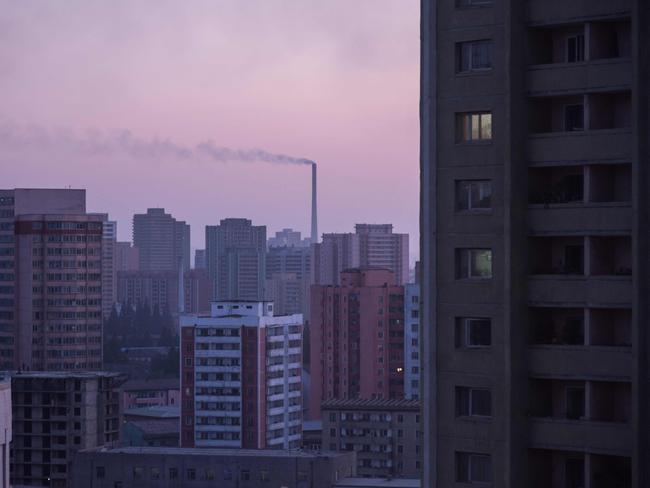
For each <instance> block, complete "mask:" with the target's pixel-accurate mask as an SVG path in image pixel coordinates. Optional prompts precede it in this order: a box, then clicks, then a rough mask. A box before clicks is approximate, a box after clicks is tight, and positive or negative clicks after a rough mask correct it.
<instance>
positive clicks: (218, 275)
mask: <svg viewBox="0 0 650 488" xmlns="http://www.w3.org/2000/svg"><path fill="white" fill-rule="evenodd" d="M205 251H206V263H207V267H208V276H209V277H210V279H211V280H212V281H213V282H214V298H215V299H216V300H255V301H259V300H261V299H262V298H263V297H264V280H265V277H266V276H265V273H266V264H265V263H266V227H265V226H263V225H252V222H251V221H250V220H248V219H223V220H221V222H220V223H219V225H208V226H206V227H205Z"/></svg>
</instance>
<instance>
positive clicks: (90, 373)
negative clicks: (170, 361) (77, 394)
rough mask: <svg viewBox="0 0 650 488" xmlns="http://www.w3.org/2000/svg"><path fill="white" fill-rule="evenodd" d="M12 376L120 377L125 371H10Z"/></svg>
mask: <svg viewBox="0 0 650 488" xmlns="http://www.w3.org/2000/svg"><path fill="white" fill-rule="evenodd" d="M10 375H11V377H12V378H44V379H48V378H54V379H66V378H79V379H90V378H99V377H101V378H119V377H122V376H124V373H117V372H114V371H14V372H12V373H10Z"/></svg>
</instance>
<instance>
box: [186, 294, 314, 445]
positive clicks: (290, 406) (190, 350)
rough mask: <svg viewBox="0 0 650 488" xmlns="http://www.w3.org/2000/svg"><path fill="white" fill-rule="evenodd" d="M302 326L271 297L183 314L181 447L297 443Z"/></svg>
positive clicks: (299, 318)
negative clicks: (276, 312) (275, 309)
mask: <svg viewBox="0 0 650 488" xmlns="http://www.w3.org/2000/svg"><path fill="white" fill-rule="evenodd" d="M302 330H303V319H302V315H284V316H276V315H274V312H273V304H272V303H270V302H251V301H220V302H213V303H212V310H211V312H210V314H208V315H205V316H202V315H183V316H181V447H220V448H244V449H296V448H298V447H300V444H301V440H302V437H301V436H302V378H301V372H302Z"/></svg>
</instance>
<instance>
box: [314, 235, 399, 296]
mask: <svg viewBox="0 0 650 488" xmlns="http://www.w3.org/2000/svg"><path fill="white" fill-rule="evenodd" d="M312 254H313V257H312V261H313V265H312V283H314V284H317V285H338V284H339V283H340V281H339V280H340V277H341V271H344V270H346V269H350V268H359V267H362V268H385V269H389V270H391V271H392V272H393V273H395V278H396V280H397V284H398V285H403V284H405V283H407V282H408V280H409V239H408V234H395V233H393V226H392V224H357V225H356V226H355V233H354V234H352V233H340V234H323V242H321V243H318V244H314V245H313V246H312Z"/></svg>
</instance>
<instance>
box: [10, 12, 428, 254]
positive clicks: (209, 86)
mask: <svg viewBox="0 0 650 488" xmlns="http://www.w3.org/2000/svg"><path fill="white" fill-rule="evenodd" d="M418 10H419V5H418V3H417V2H415V1H408V2H400V3H399V5H397V4H395V3H394V2H388V1H382V2H379V3H378V2H370V1H362V2H355V4H354V5H349V4H347V3H346V4H345V6H343V5H342V2H339V1H336V2H329V3H328V4H327V5H317V4H313V5H312V2H308V3H305V4H302V3H301V4H296V3H294V2H287V1H278V2H271V3H269V2H260V1H255V2H247V3H246V5H243V4H233V3H232V2H198V3H193V4H192V5H181V4H174V3H163V4H158V3H156V4H154V3H149V2H145V3H142V4H139V6H133V7H130V8H128V9H127V8H121V7H120V6H119V5H118V6H114V5H109V4H107V3H94V4H93V5H88V4H85V3H82V2H71V3H69V4H67V6H65V7H62V8H54V7H53V6H52V5H47V4H44V5H39V6H36V5H31V6H28V5H6V8H4V9H3V12H2V14H0V24H2V25H3V26H4V27H5V29H4V30H5V34H4V36H5V37H4V41H3V47H2V48H0V59H2V60H3V62H4V64H5V67H4V69H3V72H2V74H1V75H0V86H1V87H2V89H3V91H4V93H5V94H6V97H5V99H6V102H5V103H4V104H3V108H2V109H1V110H0V140H1V141H2V145H3V148H4V149H3V151H2V152H1V153H0V166H2V167H5V168H11V171H10V172H9V174H8V175H7V177H6V180H5V186H7V187H62V188H67V187H69V186H71V187H73V188H86V189H87V196H88V208H89V210H90V211H100V212H109V214H110V217H111V218H112V219H115V220H117V221H118V222H119V225H118V238H119V239H120V240H130V239H131V218H132V215H133V214H134V213H140V212H144V211H146V208H149V207H165V209H166V210H167V211H168V212H170V213H172V214H173V215H174V216H175V217H177V218H179V219H182V220H186V221H188V223H190V224H191V226H192V247H193V248H201V247H203V244H202V243H203V239H204V226H205V225H211V224H216V223H217V222H218V221H219V220H220V219H222V218H225V217H246V218H250V219H252V220H253V222H254V223H256V224H258V225H266V226H267V227H268V230H269V235H272V234H273V233H274V232H275V231H277V230H280V229H282V228H284V227H293V228H295V229H297V230H300V231H302V232H303V235H305V236H307V235H308V234H309V217H310V195H309V192H310V174H309V171H308V169H307V168H301V167H297V166H293V165H272V164H268V163H256V162H228V163H222V162H215V161H213V160H210V159H209V158H205V157H200V156H196V157H195V156H192V157H189V158H188V157H186V156H185V155H184V153H183V149H185V148H189V149H192V148H196V147H197V146H198V145H200V144H202V143H204V142H206V141H211V143H212V144H214V145H215V146H219V147H228V148H231V149H233V150H251V149H258V148H259V149H263V150H266V151H269V152H271V153H278V154H287V155H290V156H293V157H296V158H308V159H312V160H315V161H317V163H318V165H319V230H320V231H321V232H351V231H352V229H353V226H354V224H355V223H358V222H369V223H387V222H390V223H393V224H394V225H395V227H396V229H397V230H399V231H400V232H407V233H409V234H410V236H411V243H412V249H413V251H414V252H415V251H416V248H417V246H415V243H416V242H417V236H418V218H417V215H418V213H417V192H413V191H411V190H410V189H411V188H414V187H416V186H417V178H418V166H417V165H418V141H419V136H418V117H417V104H418V63H419V46H418V41H419V40H418V35H417V32H418V29H417V25H418V13H419V12H418ZM243 25H244V26H246V27H245V28H242V27H241V26H243ZM179 149H180V151H179ZM387 197H388V201H389V202H390V205H386V202H387Z"/></svg>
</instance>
